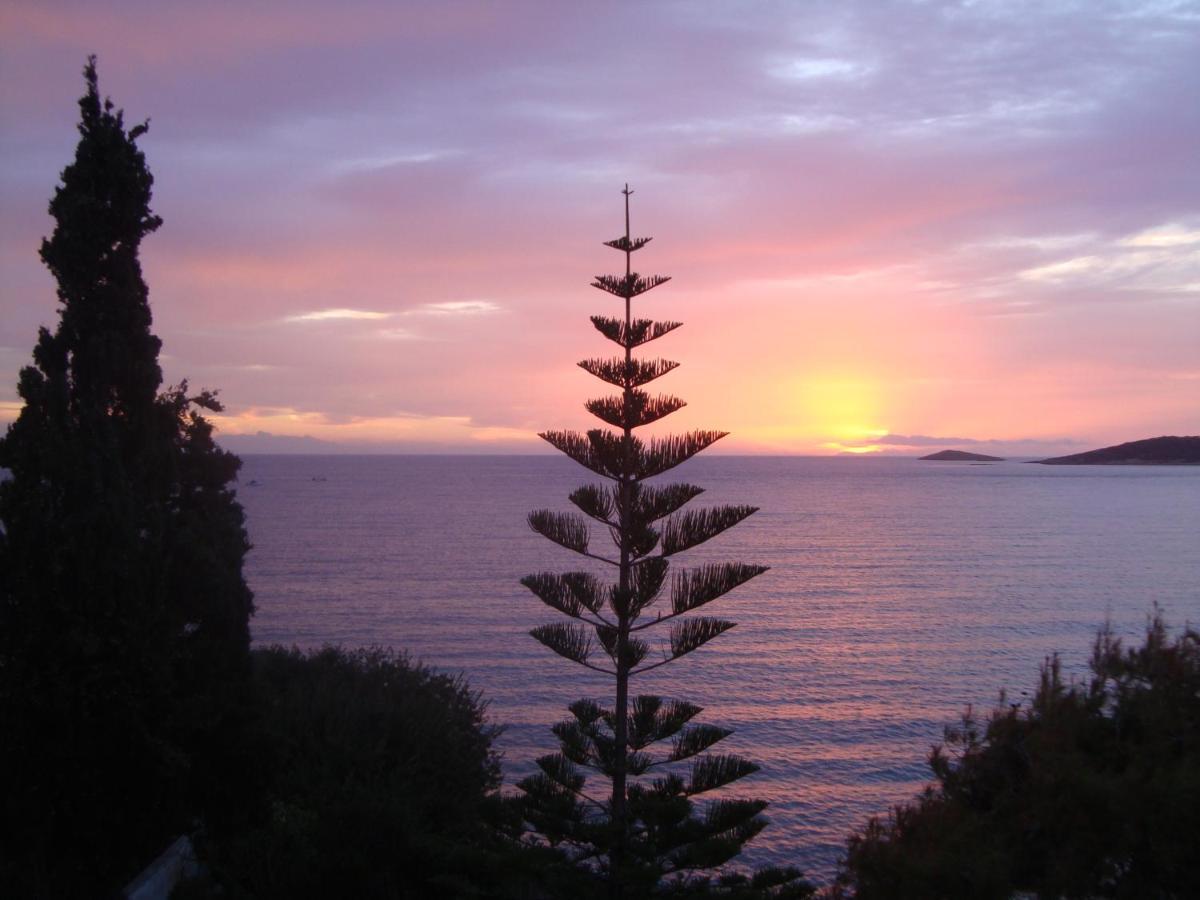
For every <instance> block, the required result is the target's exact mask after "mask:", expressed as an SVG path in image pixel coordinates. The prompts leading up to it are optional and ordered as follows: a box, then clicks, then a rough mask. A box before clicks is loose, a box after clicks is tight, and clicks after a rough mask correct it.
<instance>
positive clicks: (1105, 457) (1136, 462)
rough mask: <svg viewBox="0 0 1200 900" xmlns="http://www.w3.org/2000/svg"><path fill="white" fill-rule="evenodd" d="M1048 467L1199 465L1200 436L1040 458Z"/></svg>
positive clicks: (1157, 439)
mask: <svg viewBox="0 0 1200 900" xmlns="http://www.w3.org/2000/svg"><path fill="white" fill-rule="evenodd" d="M1038 462H1039V463H1041V464H1042V465H1045V466H1196V465H1200V436H1193V437H1174V436H1168V437H1156V438H1147V439H1146V440H1143V441H1130V442H1129V443H1126V444H1116V445H1115V446H1112V447H1101V448H1100V449H1099V450H1088V451H1087V452H1085V453H1072V454H1071V455H1070V456H1056V457H1054V458H1052V459H1042V460H1038Z"/></svg>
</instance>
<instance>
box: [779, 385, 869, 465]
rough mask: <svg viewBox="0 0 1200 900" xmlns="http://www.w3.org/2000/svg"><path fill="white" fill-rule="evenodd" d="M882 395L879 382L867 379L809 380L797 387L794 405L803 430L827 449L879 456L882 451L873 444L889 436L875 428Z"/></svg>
mask: <svg viewBox="0 0 1200 900" xmlns="http://www.w3.org/2000/svg"><path fill="white" fill-rule="evenodd" d="M882 394H883V390H882V387H881V384H880V382H879V381H878V380H877V379H874V378H869V377H867V376H862V375H842V374H834V375H824V376H810V377H807V378H805V379H803V380H802V381H801V382H800V384H799V387H798V390H797V398H796V399H797V404H796V405H797V407H798V410H797V411H798V414H799V417H800V419H801V421H803V423H804V427H805V430H806V431H809V432H810V433H814V434H817V435H819V436H820V437H822V438H824V439H825V440H824V443H823V445H822V446H824V447H826V448H827V449H830V450H836V451H838V452H842V453H858V454H863V453H878V452H879V451H880V450H882V449H883V447H882V446H881V445H879V444H877V443H875V441H876V440H877V439H878V438H881V437H883V435H885V434H887V433H888V429H887V428H885V427H882V426H880V425H879V424H878V423H879V422H880V420H881V418H882V413H883V410H882V405H883V404H882Z"/></svg>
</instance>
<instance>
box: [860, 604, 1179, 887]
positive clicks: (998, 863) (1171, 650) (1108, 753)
mask: <svg viewBox="0 0 1200 900" xmlns="http://www.w3.org/2000/svg"><path fill="white" fill-rule="evenodd" d="M1091 671H1092V675H1091V678H1090V680H1089V681H1088V682H1087V683H1086V684H1075V683H1071V684H1064V682H1063V679H1062V676H1061V674H1060V670H1059V663H1058V660H1057V659H1051V660H1050V661H1048V662H1047V664H1046V665H1045V666H1044V667H1043V669H1042V673H1041V680H1040V683H1039V685H1038V688H1037V691H1036V693H1035V695H1034V697H1033V700H1032V702H1031V704H1030V705H1029V707H1028V708H1026V709H1022V708H1021V707H1020V705H1019V704H1007V703H1005V702H1003V699H1004V698H1003V696H1002V698H1001V704H1000V706H999V707H998V708H997V709H996V710H995V711H993V712H992V714H991V716H990V717H989V719H988V721H987V722H986V724H981V723H980V722H979V721H978V720H977V719H976V718H975V717H974V716H973V715H972V714H971V712H970V710H968V712H967V714H966V716H964V718H963V722H962V725H961V727H958V728H954V729H949V730H948V731H947V746H946V747H937V748H935V749H934V751H933V753H932V755H931V758H930V765H931V767H932V769H933V773H934V776H935V778H936V783H935V785H934V786H932V787H930V788H929V789H927V790H926V791H925V792H924V794H922V795H921V796H920V797H919V798H917V799H916V800H915V801H913V802H911V803H908V804H905V805H903V806H900V807H897V808H896V809H895V810H894V812H893V813H892V815H891V816H890V817H889V818H888V819H887V820H886V821H880V820H878V819H873V820H871V822H870V823H868V825H867V826H866V828H864V829H863V830H862V831H861V832H859V833H858V834H856V835H855V836H854V837H852V838H851V840H850V843H849V852H848V857H847V860H846V862H845V865H844V870H843V872H842V873H841V876H840V879H839V880H840V882H841V885H842V889H843V890H844V891H847V892H849V893H851V894H852V895H853V896H857V897H859V898H862V900H868V898H917V897H920V898H938V897H966V896H970V897H979V898H987V897H995V898H1008V897H1010V896H1012V894H1013V892H1014V891H1026V892H1032V893H1034V894H1036V895H1037V896H1039V897H1055V898H1057V897H1068V898H1074V897H1116V898H1148V897H1164V898H1169V897H1180V898H1182V897H1196V896H1200V868H1198V867H1197V866H1196V864H1195V858H1194V857H1195V837H1196V835H1198V834H1200V632H1197V631H1195V630H1192V629H1185V630H1184V631H1183V632H1182V633H1181V634H1179V635H1178V636H1177V637H1175V638H1174V639H1171V638H1170V637H1169V636H1168V633H1167V629H1166V627H1165V626H1164V624H1163V620H1162V617H1161V614H1159V613H1157V612H1156V613H1155V615H1154V617H1153V618H1152V619H1151V621H1150V623H1149V625H1148V627H1147V630H1146V639H1145V643H1144V644H1143V645H1142V646H1140V647H1136V648H1133V649H1128V650H1126V649H1124V648H1123V647H1122V645H1121V642H1120V640H1118V639H1117V638H1115V637H1114V636H1113V634H1112V632H1111V630H1109V629H1108V628H1105V629H1104V630H1103V631H1101V633H1100V634H1099V636H1098V637H1097V640H1096V644H1095V648H1094V652H1093V655H1092V661H1091Z"/></svg>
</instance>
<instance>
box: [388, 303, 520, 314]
mask: <svg viewBox="0 0 1200 900" xmlns="http://www.w3.org/2000/svg"><path fill="white" fill-rule="evenodd" d="M500 309H501V307H500V305H499V304H498V303H493V302H492V301H491V300H447V301H444V302H441V303H423V304H421V305H420V306H418V307H416V308H415V309H409V310H405V311H404V315H408V316H478V315H481V314H484V313H494V312H499V311H500Z"/></svg>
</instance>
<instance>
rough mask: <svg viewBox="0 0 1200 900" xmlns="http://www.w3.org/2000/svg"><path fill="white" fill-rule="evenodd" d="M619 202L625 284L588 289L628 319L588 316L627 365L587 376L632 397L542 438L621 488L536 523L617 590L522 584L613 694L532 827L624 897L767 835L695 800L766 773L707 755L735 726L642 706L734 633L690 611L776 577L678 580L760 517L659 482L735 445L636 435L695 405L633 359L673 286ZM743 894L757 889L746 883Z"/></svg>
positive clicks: (531, 802) (541, 515) (675, 884)
mask: <svg viewBox="0 0 1200 900" xmlns="http://www.w3.org/2000/svg"><path fill="white" fill-rule="evenodd" d="M623 193H624V194H625V235H624V236H623V237H619V238H617V239H616V240H612V241H608V242H606V245H607V246H609V247H612V248H613V249H614V250H617V251H620V252H621V253H624V254H625V273H624V274H623V275H601V276H598V277H597V278H596V280H595V281H594V282H593V285H592V286H593V287H596V288H599V289H600V290H602V291H605V292H606V293H608V294H612V295H614V296H616V297H618V298H620V299H621V300H623V301H624V306H625V309H624V317H623V318H613V317H609V316H593V317H592V324H593V325H595V327H596V330H597V331H599V332H600V333H601V334H602V335H603V336H604V337H606V338H607V339H608V340H610V341H612V342H613V343H615V344H616V345H617V346H618V347H620V348H621V352H620V354H619V355H618V356H616V357H615V358H610V359H585V360H583V361H582V362H580V363H579V365H580V366H581V367H582V368H583V369H584V370H586V371H587V372H590V373H591V374H592V375H595V376H596V377H597V378H599V379H600V380H602V381H604V382H607V383H608V384H611V385H614V386H615V387H617V388H618V389H620V391H621V393H620V394H618V395H615V396H611V395H610V396H606V397H601V398H599V399H595V400H589V401H588V402H587V403H586V404H585V405H586V408H587V410H588V411H589V412H591V413H592V414H593V415H595V416H596V417H597V418H598V419H600V420H601V421H603V422H604V423H605V424H607V425H609V426H611V428H609V429H605V428H598V429H595V430H592V431H588V432H587V433H586V434H579V433H576V432H565V431H548V432H545V433H543V434H541V437H542V438H544V439H545V440H546V441H548V442H549V443H550V444H552V445H553V446H554V447H556V448H557V449H558V450H560V451H562V452H563V453H565V454H566V455H567V456H569V457H571V458H572V459H573V460H575V461H576V462H578V463H579V464H580V465H582V466H584V467H586V468H588V469H590V470H591V471H593V472H595V473H596V474H597V475H599V476H601V477H603V478H605V479H607V480H608V482H609V483H608V484H588V485H584V486H583V487H580V488H578V489H577V490H576V491H574V492H573V493H572V494H571V495H570V501H571V502H572V503H573V504H574V505H575V506H576V507H578V509H579V510H580V512H581V513H582V515H579V514H575V513H558V512H553V511H550V510H538V511H536V512H533V513H531V514H530V516H529V524H530V526H531V527H532V528H533V530H534V531H536V532H538V533H539V534H541V535H543V536H545V537H546V538H548V539H549V540H551V541H554V542H555V543H556V544H559V545H561V546H563V547H566V548H567V549H568V550H573V551H574V552H576V553H578V554H580V555H582V556H585V557H588V558H590V559H593V560H600V561H602V562H603V563H607V564H608V565H610V566H611V567H612V570H613V572H614V573H615V575H616V581H615V583H605V582H603V581H601V580H600V579H599V578H597V577H596V576H594V575H593V574H591V573H589V572H567V573H563V574H556V573H551V572H543V573H541V574H538V575H530V576H528V577H526V578H524V579H522V584H524V585H525V586H526V587H527V588H529V589H530V590H531V591H532V592H533V593H534V594H535V595H537V597H538V598H540V599H541V600H542V602H544V603H545V604H546V605H547V606H549V607H551V608H552V609H554V610H556V611H558V612H560V613H562V614H564V615H565V616H567V617H568V618H570V619H572V620H574V621H573V622H558V623H554V624H550V625H543V626H541V627H539V628H535V629H534V630H533V631H532V632H531V633H532V635H533V637H534V638H536V639H537V640H538V641H540V642H541V643H542V644H544V645H546V646H547V647H549V648H550V649H551V650H553V651H554V652H555V653H557V654H558V655H560V656H562V657H565V658H566V659H569V660H571V661H572V662H574V663H577V664H579V665H581V666H584V667H586V668H588V669H591V670H593V671H595V672H600V673H603V674H605V675H608V676H610V677H611V678H612V684H613V696H612V697H611V699H608V700H604V701H596V700H590V699H585V700H579V701H577V702H575V703H573V704H572V705H571V706H570V711H571V717H570V718H569V719H567V720H566V721H564V722H561V723H559V724H558V725H556V726H555V727H554V733H555V735H556V736H557V737H558V739H559V743H560V752H558V753H555V754H551V755H548V756H543V757H542V758H540V759H539V760H538V766H539V768H540V769H541V771H540V772H539V773H537V774H535V775H533V776H531V777H529V778H526V779H525V780H524V781H522V782H521V783H520V787H521V789H522V790H523V791H524V793H525V810H526V818H527V820H528V822H529V823H530V825H532V826H533V828H534V829H535V830H536V831H537V832H538V833H540V834H541V835H543V836H544V837H545V838H546V839H547V840H549V841H550V842H551V843H552V844H554V845H556V846H559V847H561V848H563V849H564V850H565V851H566V852H567V853H568V854H569V856H570V857H571V858H572V859H574V860H576V861H578V862H580V863H581V864H584V865H590V866H594V867H596V868H597V869H598V870H600V871H601V872H603V873H604V874H605V875H606V876H607V878H608V880H609V883H610V888H611V892H612V894H613V896H642V895H645V894H648V893H651V892H653V891H655V890H657V889H664V890H671V889H679V888H681V887H682V886H683V885H682V884H681V882H686V881H687V880H688V878H689V875H690V873H694V872H697V871H702V870H706V869H712V868H713V867H716V866H720V865H721V864H722V863H725V862H727V861H728V860H730V859H731V858H732V857H734V856H735V855H736V854H737V853H738V852H739V851H740V850H741V848H742V845H743V844H745V843H746V842H747V841H748V840H750V839H751V838H752V837H753V836H754V835H756V834H757V833H758V832H759V831H760V830H761V829H762V828H763V827H764V826H765V825H766V824H767V822H766V820H765V819H764V818H763V817H762V816H761V815H760V813H762V811H763V810H764V808H765V807H766V806H767V804H766V802H765V801H762V800H736V799H728V798H722V799H718V800H713V801H710V802H709V803H708V804H707V805H706V806H704V808H703V809H698V808H697V806H696V804H695V803H694V798H695V797H697V796H698V795H700V794H704V793H707V792H709V791H712V790H715V789H717V788H721V787H724V786H725V785H728V784H730V783H731V782H734V781H737V780H738V779H740V778H743V777H744V776H746V775H749V774H751V773H752V772H755V771H757V769H758V766H756V765H755V764H754V763H752V762H750V761H749V760H746V759H744V758H742V757H740V756H735V755H721V754H715V753H709V752H707V751H709V749H710V748H712V747H713V745H715V744H716V743H717V742H719V741H720V740H721V739H722V738H725V737H726V736H728V735H729V734H730V733H731V731H730V729H727V728H721V727H718V726H715V725H706V724H694V723H693V720H694V719H695V718H696V716H697V715H698V714H699V713H700V712H701V708H700V707H699V706H696V705H695V704H693V703H690V702H688V701H685V700H679V699H666V698H663V697H658V696H653V695H646V694H641V695H634V696H631V695H630V680H631V679H632V678H633V677H634V676H636V675H639V674H641V673H644V672H648V671H650V670H652V669H656V668H658V667H659V666H663V665H665V664H667V663H669V662H672V661H673V660H677V659H679V658H680V657H682V656H685V655H686V654H688V653H691V652H692V651H693V650H696V649H698V648H700V647H702V646H703V645H704V644H706V643H708V642H709V641H710V640H712V639H713V638H716V637H717V636H719V635H721V634H723V633H724V632H726V631H728V630H729V629H730V628H732V627H734V623H733V622H730V621H727V620H725V619H719V618H712V617H709V616H702V615H690V614H691V613H693V612H695V611H697V610H699V609H700V608H701V607H704V606H706V605H707V604H708V603H710V602H712V601H713V600H716V599H717V598H718V597H721V596H722V595H723V594H725V593H727V592H728V591H730V590H732V589H733V588H735V587H737V586H738V585H741V584H744V583H745V582H747V581H749V580H750V579H751V578H754V577H755V576H757V575H760V574H762V573H763V572H765V571H766V567H765V566H759V565H748V564H745V563H739V562H730V563H720V564H709V565H703V566H700V567H698V568H691V569H680V570H676V571H674V572H673V573H672V572H670V571H669V570H670V562H671V558H672V557H674V556H676V555H677V554H679V553H682V552H683V551H685V550H688V549H690V548H692V547H695V546H697V545H698V544H702V543H704V542H705V541H707V540H709V539H710V538H712V537H715V536H716V535H718V534H720V533H721V532H722V531H724V530H725V529H727V528H730V527H731V526H733V525H736V524H737V523H738V522H740V521H742V520H743V519H745V518H746V517H747V516H749V515H750V514H751V513H753V512H755V507H751V506H718V507H711V508H707V509H702V510H696V511H688V512H684V511H682V508H683V507H684V505H685V504H687V503H688V501H690V500H692V499H693V498H694V497H696V496H697V495H698V494H700V493H701V492H702V490H703V489H702V488H699V487H696V486H694V485H690V484H669V485H651V484H649V483H648V480H649V479H651V478H653V477H654V476H656V475H661V474H662V473H664V472H666V471H668V470H670V469H672V468H674V467H675V466H677V465H679V464H680V463H682V462H684V461H685V460H688V459H690V458H691V457H692V456H694V455H696V454H697V453H699V452H700V451H701V450H703V449H704V448H706V447H708V446H709V445H710V444H712V443H713V442H715V441H717V440H719V439H720V438H722V437H724V436H725V432H720V431H693V432H690V433H687V434H684V435H681V436H670V437H663V438H652V439H650V440H649V441H643V440H641V439H639V438H638V437H636V436H635V435H634V430H635V429H637V428H640V427H641V426H643V425H648V424H650V423H651V422H655V421H657V420H659V419H661V418H663V417H664V416H667V415H670V414H671V413H673V412H675V411H676V410H678V409H679V408H680V407H682V406H683V405H684V401H682V400H680V399H679V398H678V397H673V396H670V395H662V394H660V395H657V396H652V395H651V394H649V393H648V392H647V391H646V390H644V386H645V385H646V384H648V383H649V382H651V381H654V380H655V379H657V378H659V377H660V376H662V375H665V374H667V373H668V372H670V371H671V370H672V369H674V368H676V366H677V365H678V364H677V363H675V362H671V361H669V360H664V359H638V358H635V357H634V355H633V351H634V348H636V347H640V346H642V345H644V344H647V343H649V342H650V341H653V340H657V339H658V338H660V337H662V336H663V335H666V334H668V333H670V332H671V331H674V330H675V329H676V328H678V327H679V325H680V324H681V323H679V322H671V321H664V322H659V321H652V320H650V319H641V318H633V316H632V310H631V307H632V301H633V299H634V298H635V297H638V296H639V295H641V294H644V293H646V292H647V291H649V290H651V289H652V288H655V287H658V286H659V285H661V284H663V283H664V282H666V281H667V280H668V277H667V276H662V275H641V274H639V273H637V272H635V271H633V268H632V257H633V254H634V253H635V252H636V251H638V250H640V249H641V248H643V247H644V246H645V245H646V244H647V243H648V242H649V241H650V238H648V237H639V238H634V237H632V236H631V233H630V231H629V195H630V194H631V193H632V192H631V191H630V190H629V188H628V186H626V188H625V190H624V192H623ZM613 429H615V430H613ZM588 519H591V520H592V521H593V522H595V523H598V524H599V525H600V526H601V528H602V530H603V531H606V532H607V533H608V534H609V535H610V536H611V538H612V542H613V544H614V545H615V550H616V555H615V556H613V555H605V554H604V553H603V552H602V551H598V550H596V549H594V548H593V547H592V545H591V541H590V539H591V534H590V529H589V525H588ZM656 632H658V633H659V634H660V635H661V636H662V637H663V638H664V639H663V640H661V641H659V642H658V643H659V646H658V648H657V651H656V649H655V648H653V647H652V644H651V641H650V638H651V637H652V636H654V635H655V633H656ZM676 764H678V765H676ZM588 773H593V774H596V775H600V776H603V777H605V778H607V779H609V780H610V781H611V790H607V789H606V791H605V794H604V795H594V794H591V793H589V791H588V789H587V780H586V779H587V775H588ZM798 875H799V873H797V872H795V871H794V870H781V871H766V872H762V873H759V875H758V876H756V882H755V885H754V886H755V887H756V888H758V889H761V890H762V891H763V892H764V893H765V892H767V891H769V890H771V889H772V888H778V887H787V886H789V885H790V889H791V890H793V891H796V892H797V893H795V894H794V895H795V896H801V895H803V894H804V893H805V892H806V891H807V886H806V885H796V884H795V883H794V881H793V879H795V878H797V877H798ZM673 876H674V877H673ZM740 884H741V887H742V888H746V887H748V882H741V883H740Z"/></svg>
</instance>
